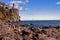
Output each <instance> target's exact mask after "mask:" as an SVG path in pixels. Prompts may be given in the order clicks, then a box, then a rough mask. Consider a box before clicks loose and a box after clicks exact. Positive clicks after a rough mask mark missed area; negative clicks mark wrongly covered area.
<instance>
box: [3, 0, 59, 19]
mask: <svg viewBox="0 0 60 40" xmlns="http://www.w3.org/2000/svg"><path fill="white" fill-rule="evenodd" d="M2 1H4V2H9V1H10V0H2ZM57 2H60V0H29V3H27V4H25V5H23V10H21V11H19V15H20V16H21V20H60V4H56V3H57ZM19 7H20V6H19ZM25 8H29V10H24V9H25Z"/></svg>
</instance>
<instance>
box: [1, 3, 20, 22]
mask: <svg viewBox="0 0 60 40" xmlns="http://www.w3.org/2000/svg"><path fill="white" fill-rule="evenodd" d="M0 20H5V21H10V22H12V21H19V20H20V16H19V15H18V9H17V8H14V7H8V6H6V4H5V3H3V2H0Z"/></svg>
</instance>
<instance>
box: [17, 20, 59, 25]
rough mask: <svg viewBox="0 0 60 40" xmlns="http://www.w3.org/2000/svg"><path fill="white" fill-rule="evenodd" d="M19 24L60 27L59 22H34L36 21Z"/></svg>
mask: <svg viewBox="0 0 60 40" xmlns="http://www.w3.org/2000/svg"><path fill="white" fill-rule="evenodd" d="M18 23H19V24H34V25H35V26H50V25H51V26H60V20H40V21H39V20H36V21H21V22H18Z"/></svg>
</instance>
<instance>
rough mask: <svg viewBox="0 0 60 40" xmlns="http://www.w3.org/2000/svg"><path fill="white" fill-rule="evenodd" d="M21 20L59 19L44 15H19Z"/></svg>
mask: <svg viewBox="0 0 60 40" xmlns="http://www.w3.org/2000/svg"><path fill="white" fill-rule="evenodd" d="M21 20H60V17H58V16H44V15H43V16H42V15H21Z"/></svg>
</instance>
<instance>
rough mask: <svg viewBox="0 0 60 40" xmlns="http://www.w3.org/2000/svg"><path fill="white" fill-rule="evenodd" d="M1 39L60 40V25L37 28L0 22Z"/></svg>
mask: <svg viewBox="0 0 60 40" xmlns="http://www.w3.org/2000/svg"><path fill="white" fill-rule="evenodd" d="M0 40H60V26H56V27H53V26H52V27H42V28H35V27H34V26H32V27H29V25H21V24H16V23H14V24H12V23H6V22H0Z"/></svg>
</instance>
